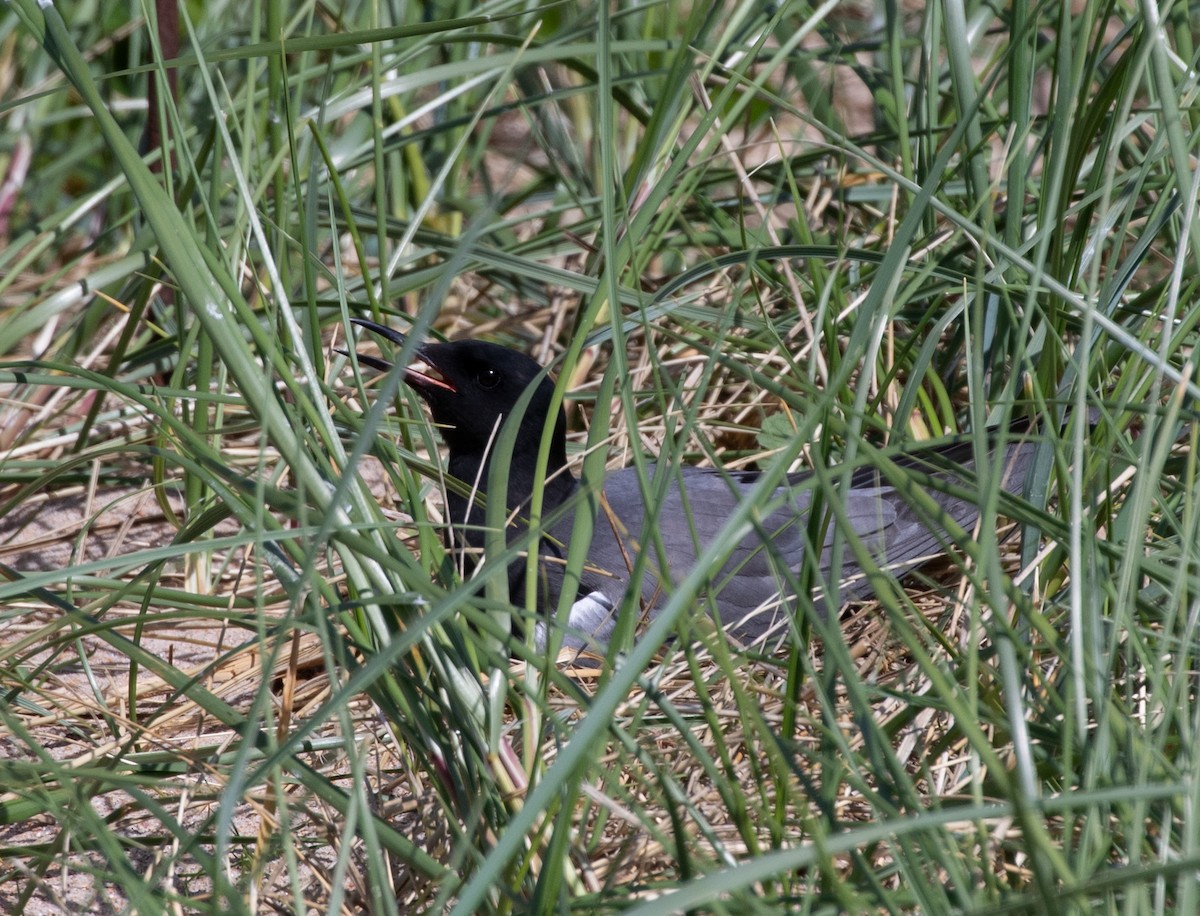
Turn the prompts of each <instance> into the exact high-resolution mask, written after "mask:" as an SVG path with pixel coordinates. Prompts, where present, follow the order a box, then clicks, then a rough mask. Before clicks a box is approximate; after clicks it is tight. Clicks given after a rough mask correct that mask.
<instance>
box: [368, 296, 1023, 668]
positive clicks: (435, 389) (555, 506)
mask: <svg viewBox="0 0 1200 916" xmlns="http://www.w3.org/2000/svg"><path fill="white" fill-rule="evenodd" d="M351 320H352V322H353V323H354V324H357V325H359V326H361V327H363V328H366V329H367V330H370V331H373V332H375V333H377V334H379V335H380V336H382V337H384V338H385V339H387V340H389V341H391V342H392V343H396V344H403V343H404V340H405V337H404V335H403V334H401V333H399V332H397V331H394V330H392V329H391V328H389V327H387V326H385V325H381V324H378V323H376V322H373V321H369V320H366V319H361V318H354V319H351ZM414 352H415V355H416V357H417V360H418V362H417V363H414V364H412V365H409V366H406V367H405V368H404V369H403V373H404V374H403V379H404V381H405V383H406V384H407V385H408V386H409V387H411V388H412V389H413V390H414V391H416V393H417V394H418V395H420V397H421V398H422V399H423V400H424V401H425V402H426V404H427V405H428V407H429V410H430V413H431V414H432V417H433V421H434V423H435V424H436V425H437V427H438V428H439V429H440V432H441V435H442V439H443V441H444V443H445V446H446V449H447V451H448V461H447V465H446V470H447V472H448V473H449V475H450V476H451V477H452V478H455V479H457V480H458V481H461V482H462V483H463V484H465V485H466V486H465V487H457V488H449V489H448V490H447V493H446V515H447V520H448V522H449V528H448V540H449V543H450V546H451V547H452V548H453V549H454V551H455V552H456V553H457V554H458V555H459V556H464V557H478V556H481V555H482V553H483V550H484V546H485V541H486V540H487V538H486V534H485V528H484V524H485V507H484V500H482V499H480V498H478V494H480V493H486V487H487V482H488V479H489V477H488V474H489V470H490V467H491V462H492V461H493V460H496V454H495V447H494V446H495V440H496V435H497V433H498V431H499V428H500V424H501V423H502V421H503V419H504V418H505V417H506V416H508V415H509V414H511V413H512V412H513V411H514V409H516V407H517V405H518V401H519V399H520V398H521V397H522V395H524V394H525V392H526V390H527V389H529V388H530V387H533V388H534V390H533V391H532V393H531V395H530V398H529V401H528V404H527V406H526V408H525V411H524V414H523V416H522V417H521V419H520V429H519V431H518V434H517V436H516V439H515V444H514V446H513V450H512V454H511V455H510V456H506V458H507V461H508V462H509V464H508V493H507V505H506V508H507V510H508V512H507V518H508V520H509V523H508V529H507V533H506V538H507V541H508V542H509V543H510V544H511V543H512V542H513V541H514V540H516V539H517V538H519V537H521V536H522V535H524V534H526V532H527V531H528V527H527V524H526V519H527V515H526V513H527V511H528V508H529V505H530V502H531V499H532V495H533V492H534V487H535V486H540V487H541V490H542V494H543V496H542V504H541V505H542V515H541V518H542V519H543V520H544V523H545V524H544V527H543V529H542V531H541V532H540V537H539V538H538V539H537V545H538V546H537V550H538V555H539V563H538V579H539V581H538V588H537V608H536V610H537V611H538V612H539V617H538V623H537V637H536V641H537V643H538V645H539V646H542V647H544V646H545V644H546V642H547V639H548V634H549V627H550V626H551V625H553V624H552V621H551V619H550V617H551V615H552V614H554V612H555V609H557V608H558V607H559V604H560V598H561V597H562V594H561V593H562V590H563V588H564V587H565V585H564V580H565V577H564V568H565V558H566V554H567V545H568V544H569V542H570V539H571V536H572V530H573V526H574V516H575V512H576V511H579V507H580V506H582V505H584V500H582V499H581V498H580V489H581V483H580V481H579V479H578V478H576V477H575V475H574V474H573V473H572V471H571V468H570V467H569V465H568V460H567V422H566V417H565V414H564V412H563V411H562V409H561V408H560V409H559V411H558V415H557V417H556V418H555V423H554V429H553V432H552V433H551V438H550V443H549V446H550V447H549V455H548V461H547V465H546V469H545V477H544V480H535V475H536V467H537V460H538V450H539V448H540V446H541V442H542V436H543V432H544V431H545V430H546V427H547V425H548V421H549V419H550V412H551V410H552V398H553V393H554V382H553V381H552V380H551V378H550V377H549V376H548V375H547V374H546V373H545V371H544V370H543V368H542V366H541V365H539V364H538V362H537V361H536V360H534V359H533V358H532V357H530V356H528V355H527V354H524V353H521V352H519V351H517V350H512V349H509V348H507V347H503V346H500V345H499V344H494V343H490V342H487V341H483V340H477V339H472V338H467V339H462V340H456V341H452V342H448V343H421V344H418V345H417V346H416V347H415V348H414ZM356 356H357V358H358V359H359V360H360V361H361V362H362V363H364V364H365V365H368V366H370V367H373V368H376V369H379V370H382V371H387V370H390V369H391V368H392V363H390V362H388V361H387V360H383V359H379V358H376V357H374V356H369V355H367V354H361V353H357V354H356ZM422 363H423V364H424V366H423V367H421V365H420V364H422ZM1026 427H1027V424H1026V423H1025V422H1024V421H1019V422H1018V424H1016V425H1014V427H1013V429H1012V430H1010V433H1012V434H1013V435H1011V436H1010V437H1006V439H1007V441H1006V444H1005V445H1004V448H1003V451H1001V450H1000V449H999V448H998V447H995V446H993V449H992V451H991V453H989V455H988V456H987V459H988V461H989V467H987V468H985V469H984V470H985V472H986V473H999V474H1001V475H1002V476H1001V486H1002V487H1003V489H1004V490H1006V491H1007V492H1009V493H1019V492H1020V491H1021V489H1022V488H1023V487H1024V484H1025V479H1026V477H1027V474H1028V471H1029V469H1030V467H1031V465H1032V461H1033V457H1034V453H1035V450H1036V442H1035V441H1034V440H1032V439H1031V438H1029V437H1027V436H1023V435H1021V433H1022V432H1023V431H1024V430H1025V428H1026ZM974 455H975V451H974V448H973V445H972V442H971V441H968V440H959V441H951V442H949V443H944V444H942V445H939V446H932V447H930V446H926V447H923V448H918V449H914V450H910V451H907V452H901V453H899V454H898V455H897V456H896V457H895V458H894V459H893V460H894V462H895V464H896V465H897V467H899V468H902V469H905V470H906V471H907V472H909V473H911V475H912V479H913V480H914V481H916V482H917V483H918V484H921V483H922V482H924V483H927V484H929V486H928V487H927V488H926V492H927V493H929V495H930V496H931V497H932V499H933V500H934V502H935V503H936V506H937V511H936V512H935V513H933V514H931V513H930V512H929V511H927V509H928V507H926V510H924V511H923V510H921V509H920V508H918V507H915V506H914V505H913V499H912V497H911V495H907V494H906V488H905V487H902V486H898V485H896V484H894V483H892V482H889V479H888V478H886V477H885V476H884V475H883V474H882V473H881V472H880V471H879V470H878V469H877V468H876V467H875V466H868V465H864V466H861V467H857V468H854V469H853V471H852V472H851V474H850V477H849V486H848V488H847V489H845V490H844V491H843V492H841V493H840V495H839V496H838V498H839V499H840V501H841V507H842V509H843V510H844V514H845V517H846V519H848V521H849V526H850V529H851V532H852V533H853V535H854V536H855V537H857V538H858V539H859V540H860V541H861V542H862V544H863V545H864V546H865V547H866V549H867V551H868V552H869V553H870V554H871V555H872V556H873V557H874V558H875V561H876V563H877V564H878V565H879V566H880V567H886V568H887V569H889V570H890V571H891V572H892V574H893V575H895V576H897V577H899V576H902V575H904V574H905V573H908V572H910V571H912V570H913V569H914V568H915V567H916V566H918V565H919V564H920V563H922V562H924V561H926V560H928V559H930V558H932V557H934V556H937V555H939V554H942V553H944V552H945V547H946V546H947V544H948V543H950V542H952V541H953V536H952V535H951V534H950V532H951V531H953V530H954V529H955V528H958V529H961V530H965V531H968V532H969V531H970V530H971V528H972V527H973V526H974V524H975V522H976V520H977V519H978V516H979V507H978V505H977V504H976V503H975V502H974V501H973V500H972V499H970V498H967V497H966V496H965V495H964V490H965V492H968V493H969V492H970V488H971V487H972V484H971V481H972V480H973V479H974V475H975V468H974V462H973V458H974ZM663 467H664V469H665V470H667V472H668V473H670V475H671V479H670V480H669V482H668V484H667V486H666V488H665V498H664V502H663V503H662V505H661V507H660V508H659V510H658V515H657V518H656V520H655V525H654V527H653V529H652V530H651V529H649V528H646V527H644V525H645V519H646V503H645V497H644V495H643V486H642V484H641V483H640V481H639V476H638V473H637V471H636V469H634V468H625V469H622V470H618V471H613V472H609V473H608V474H607V475H606V476H605V479H604V483H603V490H602V496H601V498H600V500H599V501H598V502H599V505H600V507H601V508H600V509H599V511H597V516H596V519H595V521H594V525H593V533H592V539H591V543H590V544H589V545H588V549H587V554H586V561H585V563H584V567H583V570H582V573H581V575H580V577H579V580H578V586H577V587H576V592H575V594H574V595H572V596H571V603H570V606H569V611H568V613H567V619H566V620H565V621H563V620H558V621H556V622H557V624H558V625H560V626H562V628H563V630H564V633H563V635H562V641H561V646H562V647H564V648H567V649H575V650H589V651H591V652H595V653H600V654H603V652H604V651H605V650H606V648H607V646H608V644H609V642H610V640H611V638H612V636H613V633H614V630H615V628H616V624H617V615H618V612H619V610H620V609H621V608H622V605H623V602H626V596H627V594H628V593H629V592H630V579H631V576H632V573H633V570H634V568H635V565H636V564H635V560H636V559H637V557H638V554H639V552H641V551H643V550H645V551H647V552H648V553H647V557H646V558H645V561H646V562H645V574H644V575H643V576H642V580H641V583H640V589H639V590H638V592H637V593H636V594H635V595H634V597H633V599H632V601H631V603H630V606H634V607H636V608H637V609H638V611H639V613H640V614H641V615H642V616H643V617H644V619H645V620H650V619H653V617H655V616H656V615H657V613H658V612H660V611H661V610H662V608H663V607H664V605H665V603H666V599H667V598H668V597H669V595H670V593H671V591H672V588H673V587H674V585H675V584H676V583H677V582H678V581H679V580H680V579H681V578H682V577H683V576H684V575H686V574H687V573H688V572H690V570H691V568H692V567H693V566H694V565H695V563H696V561H697V557H698V556H699V555H700V554H701V553H702V552H703V550H704V549H705V548H706V547H707V546H708V544H709V543H711V541H712V539H713V538H714V537H716V536H717V534H718V533H719V532H720V531H721V530H722V528H723V526H724V525H725V523H726V521H727V520H728V519H729V516H730V515H731V513H732V512H733V511H734V508H735V507H736V506H737V504H738V503H739V501H740V500H741V499H743V498H744V497H745V494H746V492H747V491H748V490H749V489H750V488H751V487H753V486H754V484H755V482H756V481H757V479H758V476H759V475H758V472H755V471H728V470H720V469H714V468H701V467H682V468H667V467H666V466H665V465H664V466H663ZM654 473H655V465H651V466H650V468H649V469H648V471H647V474H648V475H649V476H651V477H652V476H653V474H654ZM831 473H833V474H834V476H835V477H836V471H834V472H831ZM956 488H957V493H955V492H949V491H954V490H955V489H956ZM814 492H817V491H816V490H815V489H814V487H813V479H812V475H811V472H800V473H797V474H792V475H789V476H788V477H787V479H786V482H785V483H784V485H783V486H782V487H780V488H779V489H778V490H776V492H775V494H774V497H775V498H774V499H772V500H770V501H769V507H768V508H769V511H768V512H767V513H766V514H765V515H764V516H762V517H761V518H760V519H759V522H758V524H757V525H755V526H754V528H753V530H752V531H751V532H750V533H749V534H748V535H746V536H745V537H744V538H743V539H742V540H741V541H740V542H739V543H737V544H736V545H735V546H734V547H733V549H732V550H731V552H730V554H729V557H728V559H727V560H726V561H725V563H724V564H723V565H722V566H721V568H720V569H719V570H718V571H717V572H716V573H715V574H714V575H712V576H711V578H710V579H709V580H708V581H709V587H708V591H707V592H706V594H705V596H704V598H705V600H704V602H703V603H704V604H705V606H706V607H707V608H708V609H709V610H710V611H711V612H712V613H713V614H714V615H715V616H717V617H719V621H718V623H719V626H720V627H721V628H722V629H724V630H725V632H726V633H727V634H728V635H730V636H732V637H733V638H734V639H736V640H737V641H738V642H739V643H741V644H743V645H762V646H769V645H772V644H775V645H778V644H781V643H782V642H783V640H784V639H786V636H787V633H788V632H789V631H791V630H792V629H793V627H792V621H793V620H794V618H795V611H794V609H793V608H794V604H795V602H794V597H795V596H794V594H791V593H789V583H795V582H796V581H797V580H798V575H799V573H800V570H801V566H802V564H803V562H804V560H805V557H806V555H808V554H812V553H816V552H817V551H815V550H814V549H813V547H812V545H811V543H810V541H811V533H810V525H809V522H810V519H809V514H810V511H811V508H812V503H813V494H814ZM472 494H474V495H472ZM829 498H830V496H829V495H826V496H825V497H824V499H825V500H826V501H827V500H828V499H829ZM950 522H953V525H951V524H950ZM834 527H835V526H834V524H832V523H831V524H828V525H827V526H826V527H825V530H824V532H823V535H824V540H823V542H822V543H821V544H820V548H819V555H818V558H817V570H818V573H819V576H818V585H819V586H821V588H819V589H818V593H817V595H816V597H815V602H816V603H815V605H814V606H815V607H817V609H818V612H819V613H826V612H827V611H828V609H827V608H824V606H823V601H824V598H823V595H822V592H823V591H824V592H828V591H830V589H831V586H832V583H831V582H830V579H831V578H833V575H832V574H833V571H832V569H831V565H832V563H833V562H834V559H833V555H834V551H833V549H832V545H833V539H834V530H833V529H834ZM660 546H661V549H659V548H660ZM841 553H842V554H843V556H844V559H843V561H842V564H841V569H840V576H839V577H837V578H838V591H837V594H839V595H840V596H841V597H842V598H846V599H853V598H861V597H864V596H866V595H867V594H869V593H870V591H871V590H872V584H871V580H870V577H869V576H867V575H866V572H865V571H864V570H863V569H862V568H861V567H860V565H859V564H858V563H857V562H855V560H854V553H853V552H852V551H850V550H843V551H841ZM526 576H527V564H526V562H525V561H524V559H523V558H522V559H520V560H517V561H514V562H512V563H511V565H510V568H509V577H508V578H509V589H510V596H511V597H513V598H517V599H518V600H519V599H520V597H521V596H524V595H525V582H526Z"/></svg>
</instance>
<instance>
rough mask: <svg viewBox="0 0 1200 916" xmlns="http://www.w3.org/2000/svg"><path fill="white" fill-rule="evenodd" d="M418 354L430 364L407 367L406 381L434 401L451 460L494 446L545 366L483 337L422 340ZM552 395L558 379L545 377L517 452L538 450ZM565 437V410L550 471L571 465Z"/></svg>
mask: <svg viewBox="0 0 1200 916" xmlns="http://www.w3.org/2000/svg"><path fill="white" fill-rule="evenodd" d="M355 323H356V324H361V325H363V326H364V327H367V328H370V329H371V330H373V331H376V332H377V333H380V334H383V335H384V336H386V337H388V338H389V339H390V340H393V341H396V342H401V341H402V340H403V338H402V337H400V336H399V335H397V334H396V332H394V331H391V330H390V329H388V328H384V327H383V326H381V325H376V324H375V323H374V322H366V321H362V320H358V319H356V320H355ZM416 355H417V358H418V359H419V360H421V362H423V363H425V368H422V367H421V366H420V365H414V366H410V367H408V368H406V369H405V370H404V381H405V382H406V383H407V384H408V385H409V386H410V387H411V388H413V389H414V390H415V391H416V392H417V393H418V394H419V395H421V397H422V398H424V399H425V402H426V403H427V404H429V409H430V412H431V413H432V414H433V420H434V422H435V423H437V424H438V425H439V426H441V427H442V438H443V439H445V441H446V446H447V447H448V448H449V450H450V458H451V462H452V463H453V462H454V461H455V459H456V458H457V459H468V458H475V459H476V460H478V458H479V457H481V456H483V455H485V454H486V453H488V452H489V451H490V450H494V448H495V445H494V439H495V437H496V436H497V435H498V434H499V431H500V425H501V423H502V422H503V419H504V418H505V417H507V416H508V415H509V414H511V413H513V411H514V409H515V407H516V405H517V401H518V400H519V399H520V397H521V395H522V394H524V393H525V391H526V389H528V388H529V387H530V386H531V385H533V384H534V381H535V379H537V378H538V375H539V373H541V371H542V367H541V366H539V365H538V364H537V362H536V361H534V360H533V359H531V358H530V357H528V356H526V355H525V354H524V353H519V352H517V351H516V350H509V349H507V348H506V347H501V346H499V345H497V344H493V343H487V342H485V341H481V340H457V341H453V342H451V343H442V344H437V343H435V344H422V345H420V346H419V347H417V348H416ZM361 358H362V357H361V356H360V359H361ZM367 362H368V363H369V364H370V365H374V366H376V367H377V368H387V367H388V364H386V363H381V361H379V360H372V359H368V360H367ZM553 395H554V383H553V382H552V381H551V380H550V379H549V378H548V377H546V376H543V377H542V378H541V380H540V381H538V383H537V388H536V389H535V390H534V393H533V396H532V398H531V400H530V402H529V406H528V407H527V408H526V410H525V414H524V416H523V417H522V419H521V429H520V431H519V432H518V434H517V441H516V445H515V446H514V450H513V451H514V455H518V454H521V453H533V454H536V453H537V450H538V447H539V445H540V443H541V441H542V433H543V431H544V430H545V428H546V418H547V416H549V414H550V405H551V400H552V398H553ZM566 438H567V433H566V420H565V418H564V416H563V414H562V411H561V410H560V411H559V415H558V420H557V423H556V424H555V429H554V438H553V440H552V443H551V449H550V461H549V466H548V470H549V471H555V470H557V469H558V468H560V467H562V466H563V465H565V464H566V460H567V456H566Z"/></svg>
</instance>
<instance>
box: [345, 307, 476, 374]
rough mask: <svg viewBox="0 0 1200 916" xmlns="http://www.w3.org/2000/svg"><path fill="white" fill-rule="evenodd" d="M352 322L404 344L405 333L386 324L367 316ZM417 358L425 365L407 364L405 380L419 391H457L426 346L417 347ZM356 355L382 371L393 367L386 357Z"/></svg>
mask: <svg viewBox="0 0 1200 916" xmlns="http://www.w3.org/2000/svg"><path fill="white" fill-rule="evenodd" d="M350 322H351V323H352V324H356V325H358V326H359V327H363V328H366V329H367V330H368V331H374V332H375V333H376V334H378V335H379V336H380V337H386V338H387V339H388V340H390V341H391V342H392V343H394V344H396V345H398V346H403V345H404V335H403V334H401V333H400V332H399V331H393V330H392V329H391V328H389V327H387V326H386V325H382V324H378V323H376V322H374V321H368V320H367V319H366V318H351V319H350ZM416 352H417V358H418V359H419V360H420V361H421V362H422V363H424V364H425V365H424V366H420V364H417V365H416V366H406V367H405V369H404V381H406V382H407V383H408V384H410V385H412V386H413V387H414V388H416V389H417V390H418V391H421V390H425V391H430V390H432V389H435V388H441V389H442V390H443V391H449V392H452V393H453V392H457V391H458V389H457V388H455V387H454V386H453V385H451V384H450V383H449V382H448V381H447V380H446V378H445V376H444V375H442V373H441V371H440V370H439V369H438V367H437V365H436V364H435V363H434V362H433V360H432V359H430V357H429V353H428V351H427V350H426V349H425V348H424V347H417V350H416ZM354 355H355V356H356V357H358V361H359V362H360V363H363V364H364V365H367V366H370V367H371V368H372V369H378V370H380V371H381V372H387V371H388V370H390V369H391V368H392V365H393V364H392V363H390V362H388V361H387V360H385V359H379V358H378V357H375V356H368V355H367V354H365V353H359V352H358V351H357V350H356V351H355V353H354Z"/></svg>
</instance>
